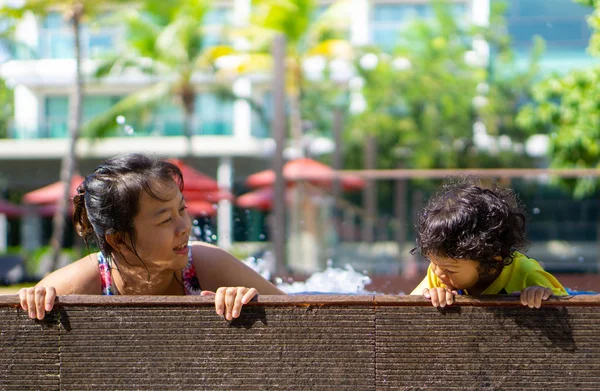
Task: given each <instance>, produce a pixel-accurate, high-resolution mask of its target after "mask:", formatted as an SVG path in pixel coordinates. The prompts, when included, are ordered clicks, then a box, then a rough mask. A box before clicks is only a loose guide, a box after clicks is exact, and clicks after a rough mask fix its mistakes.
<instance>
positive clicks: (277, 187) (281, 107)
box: [271, 35, 287, 276]
mask: <svg viewBox="0 0 600 391" xmlns="http://www.w3.org/2000/svg"><path fill="white" fill-rule="evenodd" d="M285 51H286V41H285V36H283V35H278V36H276V37H275V40H274V42H273V61H274V70H273V126H272V129H273V130H272V131H273V138H274V139H275V155H274V156H273V171H274V172H275V184H274V190H273V216H274V222H273V225H272V226H271V228H272V232H273V237H272V239H271V240H272V241H273V249H274V252H275V273H276V274H277V275H279V276H282V275H284V274H285V273H286V272H287V256H286V255H287V254H286V248H285V242H286V238H287V235H286V218H285V179H284V177H283V163H284V161H283V149H284V148H285V140H286V121H285Z"/></svg>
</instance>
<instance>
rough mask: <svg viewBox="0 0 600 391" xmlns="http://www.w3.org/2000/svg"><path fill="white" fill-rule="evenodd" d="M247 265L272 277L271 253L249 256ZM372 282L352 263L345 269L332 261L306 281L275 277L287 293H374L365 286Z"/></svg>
mask: <svg viewBox="0 0 600 391" xmlns="http://www.w3.org/2000/svg"><path fill="white" fill-rule="evenodd" d="M244 263H246V265H248V266H250V267H251V268H252V269H254V270H255V271H256V272H257V273H259V274H260V275H261V276H263V277H264V278H266V279H270V277H271V272H270V270H271V267H272V261H271V260H270V259H269V254H267V253H265V254H263V255H262V256H261V257H248V258H246V259H245V260H244ZM370 283H371V279H370V278H369V276H367V275H366V274H364V273H360V272H357V271H356V270H354V268H353V267H352V266H350V265H348V264H347V265H346V266H344V268H343V269H341V268H337V267H333V266H332V262H331V261H328V262H327V268H326V269H325V270H323V271H320V272H316V273H313V274H312V275H311V276H310V277H308V278H307V279H306V281H304V282H301V281H293V280H292V279H289V280H288V281H283V279H281V278H276V279H275V284H276V285H277V287H278V288H279V289H281V290H282V291H284V292H285V293H288V294H290V293H308V292H313V293H315V292H318V293H342V294H349V293H350V294H373V293H376V292H371V291H368V290H367V289H366V288H365V287H366V286H367V285H369V284H370Z"/></svg>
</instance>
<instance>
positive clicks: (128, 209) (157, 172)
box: [19, 154, 284, 320]
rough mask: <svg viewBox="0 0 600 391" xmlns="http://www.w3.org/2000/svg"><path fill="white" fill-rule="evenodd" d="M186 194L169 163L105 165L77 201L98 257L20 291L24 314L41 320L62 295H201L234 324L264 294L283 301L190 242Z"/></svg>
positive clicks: (136, 157) (136, 160)
mask: <svg viewBox="0 0 600 391" xmlns="http://www.w3.org/2000/svg"><path fill="white" fill-rule="evenodd" d="M182 189H183V177H182V174H181V171H180V170H179V168H177V166H175V165H173V164H171V163H169V162H165V161H161V160H157V159H155V158H153V157H150V156H147V155H144V154H127V155H121V156H116V157H114V158H112V159H109V160H107V161H105V162H104V163H102V164H101V165H100V166H99V167H98V168H96V170H95V171H94V173H93V174H91V175H88V176H87V177H86V178H85V180H84V181H83V183H82V184H81V185H80V186H79V188H78V189H77V192H78V194H77V195H76V196H75V197H74V199H73V204H74V206H75V212H74V217H73V220H74V224H75V229H76V230H77V233H78V234H79V235H80V236H82V237H83V238H84V240H85V241H86V244H87V243H88V241H89V240H94V241H95V242H96V243H97V244H98V247H99V248H100V252H99V253H96V254H90V255H88V256H86V257H84V258H82V259H80V260H78V261H76V262H74V263H72V264H70V265H67V266H65V267H63V268H61V269H59V270H56V271H55V272H53V273H52V274H50V275H48V276H47V277H45V278H44V279H43V280H41V281H40V282H39V283H38V284H37V285H36V286H35V287H33V288H24V289H21V290H20V291H19V298H20V301H21V307H22V308H23V309H24V310H26V311H28V312H29V316H30V317H31V318H37V319H43V318H44V316H45V312H46V311H51V310H52V307H53V306H54V300H55V298H56V296H57V295H70V294H92V295H101V294H103V295H115V294H120V295H184V294H192V295H194V294H200V295H203V296H208V295H214V296H215V309H216V312H217V314H219V315H224V316H225V318H226V319H227V320H231V319H233V318H237V317H238V316H239V314H240V310H241V307H242V305H243V304H246V303H248V302H249V301H250V300H251V299H252V298H253V297H254V296H256V295H257V294H258V293H259V292H260V293H261V294H266V295H278V294H284V293H283V292H282V291H280V290H279V289H277V288H276V287H275V286H274V285H272V284H271V283H270V282H269V281H267V280H265V279H264V278H262V277H261V276H260V275H259V274H258V273H256V272H255V271H254V270H252V269H251V268H249V267H248V266H246V265H244V264H243V263H242V262H240V261H238V260H237V259H235V258H234V257H233V256H232V255H230V254H229V253H227V252H226V251H224V250H222V249H220V248H218V247H215V246H212V245H209V244H206V243H201V242H189V235H190V230H191V221H190V217H189V216H188V213H187V211H186V206H185V200H184V199H183V195H182V194H181V191H182ZM247 287H251V288H247Z"/></svg>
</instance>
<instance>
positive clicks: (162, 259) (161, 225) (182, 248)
mask: <svg viewBox="0 0 600 391" xmlns="http://www.w3.org/2000/svg"><path fill="white" fill-rule="evenodd" d="M153 191H154V192H155V194H156V195H157V196H158V197H159V198H161V199H163V200H168V201H160V200H157V199H155V198H153V197H151V196H150V195H149V194H147V193H145V192H144V193H142V196H141V198H140V204H139V212H138V214H137V216H136V217H135V218H134V219H133V225H134V230H135V234H136V238H135V249H136V251H137V253H138V255H139V256H140V258H141V259H142V260H143V261H144V263H145V264H146V266H147V267H148V268H149V269H158V270H159V271H162V270H174V271H178V270H181V269H183V268H184V267H185V266H186V265H187V262H188V245H187V243H188V240H189V235H190V229H191V221H190V217H189V215H188V213H187V210H186V206H185V201H184V199H183V196H182V194H181V192H180V191H179V188H178V187H177V184H176V183H175V182H174V181H163V182H158V183H157V184H156V185H155V186H154V188H153Z"/></svg>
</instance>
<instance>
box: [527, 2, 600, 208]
mask: <svg viewBox="0 0 600 391" xmlns="http://www.w3.org/2000/svg"><path fill="white" fill-rule="evenodd" d="M577 2H578V3H581V4H584V5H588V6H593V7H594V10H593V13H592V14H591V16H590V17H589V18H588V22H589V24H590V26H591V27H592V29H593V31H594V32H593V34H592V37H591V39H590V43H589V47H588V50H589V52H590V53H591V54H593V55H595V56H598V54H600V3H599V2H597V1H591V0H587V1H583V0H577ZM532 98H533V99H532V102H531V103H529V104H528V105H526V106H525V107H524V108H523V109H522V110H521V112H520V113H519V115H518V117H517V122H518V124H519V125H520V126H521V127H523V128H526V129H529V130H530V131H531V132H533V133H544V134H549V135H550V150H549V157H550V166H551V167H554V168H598V167H600V147H599V144H598V140H600V111H599V110H598V109H599V108H600V67H597V66H596V67H591V68H589V69H579V70H572V71H570V72H568V73H567V74H565V75H557V74H554V75H551V76H549V77H548V78H546V79H545V80H542V81H540V82H539V83H538V84H537V85H536V86H535V88H534V90H533V97H532ZM558 182H559V183H560V184H562V185H563V186H565V187H566V188H568V189H569V190H571V191H572V192H573V195H574V196H575V197H578V198H582V197H585V196H588V195H591V194H593V193H594V191H596V190H597V189H598V180H597V179H595V178H578V179H565V180H559V181H558Z"/></svg>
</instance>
